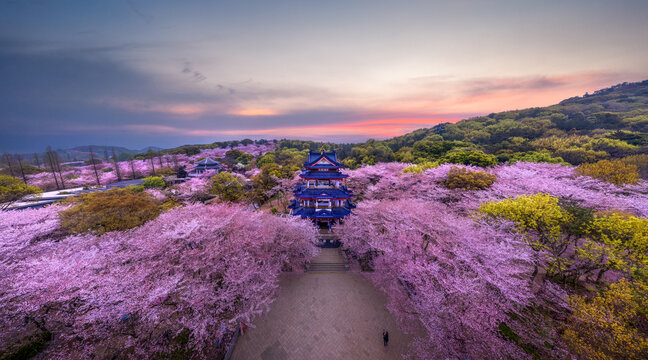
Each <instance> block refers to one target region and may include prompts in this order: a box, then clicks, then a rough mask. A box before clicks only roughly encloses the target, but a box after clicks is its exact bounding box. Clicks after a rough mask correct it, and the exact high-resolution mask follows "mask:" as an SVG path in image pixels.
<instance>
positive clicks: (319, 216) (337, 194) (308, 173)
mask: <svg viewBox="0 0 648 360" xmlns="http://www.w3.org/2000/svg"><path fill="white" fill-rule="evenodd" d="M343 166H344V165H343V164H341V163H339V162H338V161H337V154H336V153H335V151H329V152H324V151H321V152H314V151H311V152H310V154H309V155H308V161H306V162H305V163H304V167H303V168H302V173H301V174H300V175H299V176H301V177H302V179H304V180H305V182H301V183H299V184H297V186H295V191H294V194H295V200H292V201H291V202H290V206H289V208H290V209H291V214H292V215H295V216H301V217H302V218H309V219H312V220H313V221H315V222H317V223H318V225H320V226H325V227H328V229H329V231H330V230H331V225H332V224H333V222H335V221H339V220H340V219H342V218H344V217H345V216H347V215H349V214H351V209H352V208H354V207H355V206H354V205H353V204H352V203H351V197H353V194H352V193H351V191H349V190H348V189H347V188H346V186H343V185H342V180H343V179H344V178H346V177H348V176H349V175H345V174H343V173H341V172H340V168H342V167H343Z"/></svg>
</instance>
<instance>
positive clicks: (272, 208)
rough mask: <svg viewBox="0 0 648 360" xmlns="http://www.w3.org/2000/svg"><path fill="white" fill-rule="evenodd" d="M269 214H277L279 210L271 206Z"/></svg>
mask: <svg viewBox="0 0 648 360" xmlns="http://www.w3.org/2000/svg"><path fill="white" fill-rule="evenodd" d="M270 212H271V213H272V214H276V213H278V212H279V210H278V209H277V208H276V207H274V206H273V207H271V208H270Z"/></svg>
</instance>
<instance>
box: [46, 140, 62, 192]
mask: <svg viewBox="0 0 648 360" xmlns="http://www.w3.org/2000/svg"><path fill="white" fill-rule="evenodd" d="M45 158H46V162H48V163H49V167H50V170H51V171H52V176H54V182H55V183H56V189H57V190H58V189H61V187H60V186H59V182H58V179H57V178H56V170H55V169H54V159H52V148H50V147H49V146H48V147H47V150H46V151H45Z"/></svg>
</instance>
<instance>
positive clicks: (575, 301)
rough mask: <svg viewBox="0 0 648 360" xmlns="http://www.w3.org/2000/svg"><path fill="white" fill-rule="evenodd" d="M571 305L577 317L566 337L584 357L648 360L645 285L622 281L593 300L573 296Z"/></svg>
mask: <svg viewBox="0 0 648 360" xmlns="http://www.w3.org/2000/svg"><path fill="white" fill-rule="evenodd" d="M570 304H571V306H572V309H573V315H572V317H571V319H570V320H569V321H567V322H566V324H567V326H568V328H567V329H566V330H565V332H564V333H563V338H564V339H565V341H566V342H567V344H568V345H569V347H570V348H571V349H572V350H573V351H574V352H575V353H576V354H578V355H579V356H580V357H581V358H583V359H595V360H608V359H610V360H612V359H629V360H633V359H637V360H638V359H648V341H647V339H646V334H645V330H646V329H645V326H646V324H647V323H648V317H647V316H646V315H647V312H646V309H648V286H646V284H645V283H643V282H636V283H630V282H629V281H627V280H621V281H619V282H618V283H616V284H612V285H610V289H609V290H608V291H605V292H603V293H600V294H598V295H596V296H595V297H594V298H592V299H590V300H587V299H586V298H585V297H582V296H577V295H575V296H572V297H570ZM641 326H643V327H644V329H643V331H642V329H640V328H639V327H641ZM642 332H643V333H642Z"/></svg>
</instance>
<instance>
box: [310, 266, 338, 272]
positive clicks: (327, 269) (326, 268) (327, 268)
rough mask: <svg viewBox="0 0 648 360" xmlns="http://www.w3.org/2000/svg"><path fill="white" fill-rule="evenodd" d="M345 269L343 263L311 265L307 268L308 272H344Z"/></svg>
mask: <svg viewBox="0 0 648 360" xmlns="http://www.w3.org/2000/svg"><path fill="white" fill-rule="evenodd" d="M346 270H347V269H346V267H345V266H344V265H337V266H311V267H310V268H309V269H308V272H309V273H312V272H345V271H346Z"/></svg>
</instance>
